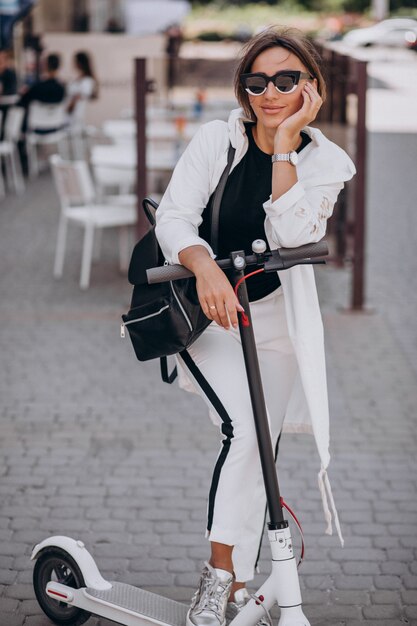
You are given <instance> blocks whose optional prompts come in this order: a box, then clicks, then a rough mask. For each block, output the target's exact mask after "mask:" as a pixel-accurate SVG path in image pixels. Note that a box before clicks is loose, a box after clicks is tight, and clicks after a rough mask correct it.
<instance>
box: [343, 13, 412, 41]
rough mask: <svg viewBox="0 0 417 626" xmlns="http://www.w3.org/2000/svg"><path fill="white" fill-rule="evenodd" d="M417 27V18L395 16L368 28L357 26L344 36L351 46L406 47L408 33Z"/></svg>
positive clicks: (344, 39)
mask: <svg viewBox="0 0 417 626" xmlns="http://www.w3.org/2000/svg"><path fill="white" fill-rule="evenodd" d="M415 29H417V20H415V19H413V18H411V17H410V18H408V17H404V18H403V17H394V18H391V19H388V20H382V22H379V23H378V24H374V25H373V26H369V27H367V28H356V29H355V30H351V31H349V32H348V33H346V35H345V36H344V37H343V43H346V44H348V45H349V46H352V47H356V46H377V45H378V46H393V47H405V46H406V34H407V33H408V32H410V31H413V30H415Z"/></svg>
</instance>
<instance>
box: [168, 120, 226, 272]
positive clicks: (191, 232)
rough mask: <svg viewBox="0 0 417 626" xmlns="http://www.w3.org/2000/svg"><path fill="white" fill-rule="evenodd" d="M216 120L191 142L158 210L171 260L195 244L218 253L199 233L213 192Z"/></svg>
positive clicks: (177, 166)
mask: <svg viewBox="0 0 417 626" xmlns="http://www.w3.org/2000/svg"><path fill="white" fill-rule="evenodd" d="M214 123H217V122H214ZM218 123H221V122H218ZM212 124H213V122H212V123H209V124H206V125H204V126H202V127H201V128H200V129H199V130H198V131H197V133H196V135H195V136H194V137H193V139H192V140H191V142H190V143H189V145H188V146H187V149H186V150H185V152H184V153H183V155H182V156H181V158H180V160H179V161H178V163H177V165H176V167H175V170H174V172H173V175H172V178H171V181H170V183H169V185H168V187H167V189H166V191H165V194H164V195H163V197H162V200H161V203H160V205H159V208H158V210H157V212H156V230H155V232H156V236H157V239H158V241H159V245H160V246H161V249H162V252H163V253H164V256H165V258H166V259H167V261H168V262H169V263H179V260H178V254H179V253H180V252H181V250H184V249H185V248H188V247H189V246H195V245H200V246H204V247H205V248H206V249H207V250H208V252H209V254H210V255H211V256H212V257H213V258H214V257H215V254H214V252H213V250H212V248H211V247H210V245H209V244H208V243H207V242H206V241H205V240H204V239H202V238H201V237H199V235H198V228H199V226H200V224H201V222H202V213H203V211H204V209H205V207H206V206H207V203H208V200H209V198H210V193H211V185H212V183H211V181H212V175H213V171H212V170H213V169H214V167H213V162H214V159H213V156H212V155H211V158H210V154H211V151H212V150H217V149H218V147H216V146H213V141H212V140H211V138H212V136H213V131H212V128H211V127H212ZM223 134H224V133H223ZM226 150H227V145H226ZM223 151H224V150H223ZM225 155H226V153H225ZM225 158H226V157H225Z"/></svg>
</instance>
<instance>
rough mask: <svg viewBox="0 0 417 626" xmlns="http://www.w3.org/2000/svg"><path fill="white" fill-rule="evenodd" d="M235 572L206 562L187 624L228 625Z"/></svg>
mask: <svg viewBox="0 0 417 626" xmlns="http://www.w3.org/2000/svg"><path fill="white" fill-rule="evenodd" d="M232 583H233V574H231V573H230V572H226V570H223V569H218V568H214V567H212V566H211V565H210V564H209V563H205V567H204V569H203V571H202V574H201V577H200V582H199V584H198V589H197V591H196V592H195V594H194V596H193V599H192V601H191V606H190V608H189V609H188V613H187V626H226V608H227V600H228V598H229V595H230V589H231V587H232Z"/></svg>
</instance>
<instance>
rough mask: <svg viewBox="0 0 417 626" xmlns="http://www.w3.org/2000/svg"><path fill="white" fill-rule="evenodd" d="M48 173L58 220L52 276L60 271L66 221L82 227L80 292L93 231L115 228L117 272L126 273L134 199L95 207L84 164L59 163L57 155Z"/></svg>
mask: <svg viewBox="0 0 417 626" xmlns="http://www.w3.org/2000/svg"><path fill="white" fill-rule="evenodd" d="M50 162H51V166H52V173H53V176H54V180H55V184H56V188H57V191H58V195H59V199H60V203H61V217H60V221H59V228H58V239H57V247H56V254H55V263H54V276H55V278H60V277H61V276H62V273H63V268H64V257H65V247H66V235H67V225H68V222H71V221H72V222H74V223H75V224H78V225H79V226H81V227H82V228H84V244H83V252H82V260H81V275H80V287H81V289H88V286H89V284H90V273H91V263H92V259H93V244H94V232H95V230H96V229H99V232H101V230H100V229H102V228H115V227H119V255H120V269H121V270H123V271H126V270H127V266H128V260H129V226H132V225H133V224H135V223H136V219H137V217H136V198H135V197H134V196H131V197H130V198H128V199H126V198H121V199H120V200H119V199H118V198H117V197H116V198H113V199H112V202H108V203H106V204H98V203H97V202H96V200H95V198H96V191H95V188H94V184H93V181H92V178H91V175H90V171H89V169H88V165H87V163H86V162H85V161H72V162H69V161H63V160H62V159H61V157H60V156H59V155H57V154H56V155H53V156H52V157H51V158H50Z"/></svg>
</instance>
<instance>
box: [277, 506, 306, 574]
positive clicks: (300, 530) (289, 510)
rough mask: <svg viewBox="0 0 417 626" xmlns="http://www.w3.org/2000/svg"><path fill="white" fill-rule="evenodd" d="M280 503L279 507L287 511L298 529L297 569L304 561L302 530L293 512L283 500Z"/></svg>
mask: <svg viewBox="0 0 417 626" xmlns="http://www.w3.org/2000/svg"><path fill="white" fill-rule="evenodd" d="M280 503H281V506H283V507H284V508H285V509H287V511H288V513H289V514H290V515H291V517H292V518H293V520H294V522H295V523H296V525H297V527H298V530H299V532H300V536H301V554H300V559H299V561H298V563H297V567H300V565H301V563H302V562H303V559H304V533H303V529H302V528H301V524H300V522H299V521H298V519H297V516H296V515H295V513H294V511H292V510H291V509H290V507H289V506H288V504H287V503H286V502H285V500H284V498H282V497H281V499H280Z"/></svg>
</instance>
